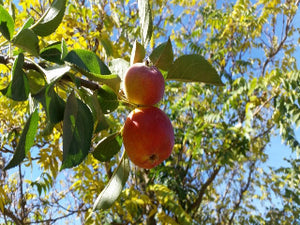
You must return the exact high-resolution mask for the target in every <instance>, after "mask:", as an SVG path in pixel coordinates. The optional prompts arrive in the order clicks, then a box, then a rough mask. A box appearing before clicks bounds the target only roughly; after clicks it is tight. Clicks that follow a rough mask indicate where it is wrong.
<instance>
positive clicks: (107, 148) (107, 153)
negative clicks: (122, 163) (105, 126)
mask: <svg viewBox="0 0 300 225" xmlns="http://www.w3.org/2000/svg"><path fill="white" fill-rule="evenodd" d="M121 146H122V141H121V140H120V133H119V132H118V133H114V134H112V135H110V136H108V137H105V138H103V139H102V140H101V141H100V142H99V143H98V144H97V146H96V148H95V150H94V151H93V156H94V157H95V158H96V159H98V160H99V161H101V162H108V161H109V160H110V159H111V158H112V157H113V156H114V155H115V154H117V153H118V152H119V151H120V149H121Z"/></svg>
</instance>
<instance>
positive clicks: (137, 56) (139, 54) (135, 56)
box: [130, 41, 146, 65]
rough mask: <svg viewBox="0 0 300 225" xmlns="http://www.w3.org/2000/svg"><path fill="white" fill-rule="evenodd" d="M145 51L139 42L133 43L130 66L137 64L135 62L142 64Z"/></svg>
mask: <svg viewBox="0 0 300 225" xmlns="http://www.w3.org/2000/svg"><path fill="white" fill-rule="evenodd" d="M145 55H146V50H145V48H144V47H143V45H141V44H140V43H139V42H137V41H135V42H134V45H133V48H132V51H131V56H130V65H132V64H134V63H137V62H143V61H144V59H145Z"/></svg>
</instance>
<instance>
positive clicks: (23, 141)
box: [5, 110, 39, 170]
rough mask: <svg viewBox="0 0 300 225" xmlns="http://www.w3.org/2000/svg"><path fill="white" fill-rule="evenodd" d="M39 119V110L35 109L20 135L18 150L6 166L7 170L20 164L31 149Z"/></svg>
mask: <svg viewBox="0 0 300 225" xmlns="http://www.w3.org/2000/svg"><path fill="white" fill-rule="evenodd" d="M38 121H39V114H38V111H37V110H35V111H34V112H33V113H32V114H31V115H30V117H29V119H28V120H27V122H26V124H25V127H24V130H23V132H22V135H21V137H20V140H19V143H18V145H17V148H16V151H15V153H14V156H13V158H12V159H11V161H10V162H9V163H8V164H7V166H6V167H5V170H8V169H10V168H13V167H15V166H17V165H19V164H20V163H21V162H22V161H23V159H24V158H25V156H26V155H27V153H28V151H29V150H30V148H31V146H32V145H33V142H34V138H35V135H36V132H37V127H38Z"/></svg>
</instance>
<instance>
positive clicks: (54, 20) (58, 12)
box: [31, 0, 66, 36]
mask: <svg viewBox="0 0 300 225" xmlns="http://www.w3.org/2000/svg"><path fill="white" fill-rule="evenodd" d="M65 9H66V0H55V1H54V2H53V3H52V5H51V6H50V8H49V9H48V10H47V11H46V12H45V13H44V14H43V16H42V17H41V18H40V20H39V21H37V22H36V23H35V24H34V25H33V26H32V27H31V29H32V30H33V31H34V32H35V33H36V34H37V35H39V36H48V35H50V34H52V33H53V32H54V31H55V30H56V29H57V27H58V26H59V24H60V23H61V21H62V18H63V16H64V14H65Z"/></svg>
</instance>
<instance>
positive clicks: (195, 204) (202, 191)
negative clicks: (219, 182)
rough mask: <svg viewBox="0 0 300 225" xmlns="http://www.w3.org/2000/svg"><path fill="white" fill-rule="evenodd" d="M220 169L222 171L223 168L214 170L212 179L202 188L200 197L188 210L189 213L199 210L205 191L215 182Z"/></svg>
mask: <svg viewBox="0 0 300 225" xmlns="http://www.w3.org/2000/svg"><path fill="white" fill-rule="evenodd" d="M220 169H221V166H217V167H215V168H214V170H213V172H212V174H211V175H210V177H209V178H208V179H207V180H206V182H205V183H204V184H203V185H202V186H201V188H200V191H199V194H198V197H197V199H196V201H195V202H194V203H193V204H192V205H191V207H190V208H189V209H188V212H191V211H193V210H196V209H198V207H199V206H200V204H201V202H202V199H203V196H204V194H205V191H206V189H207V187H208V186H209V185H210V184H211V183H212V182H213V181H214V179H215V178H216V176H217V175H218V173H219V172H220Z"/></svg>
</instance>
